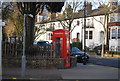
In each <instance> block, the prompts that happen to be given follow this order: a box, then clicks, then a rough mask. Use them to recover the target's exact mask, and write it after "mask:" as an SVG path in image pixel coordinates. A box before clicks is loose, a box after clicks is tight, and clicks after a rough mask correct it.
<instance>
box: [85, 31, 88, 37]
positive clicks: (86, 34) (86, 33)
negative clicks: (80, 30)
mask: <svg viewBox="0 0 120 81" xmlns="http://www.w3.org/2000/svg"><path fill="white" fill-rule="evenodd" d="M85 39H88V31H85Z"/></svg>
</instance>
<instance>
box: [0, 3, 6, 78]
mask: <svg viewBox="0 0 120 81" xmlns="http://www.w3.org/2000/svg"><path fill="white" fill-rule="evenodd" d="M2 3H3V1H0V13H2ZM2 26H5V23H4V22H2V15H0V80H1V79H2V63H1V62H2V61H1V59H2Z"/></svg>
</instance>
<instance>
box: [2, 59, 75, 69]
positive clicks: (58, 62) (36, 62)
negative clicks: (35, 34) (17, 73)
mask: <svg viewBox="0 0 120 81" xmlns="http://www.w3.org/2000/svg"><path fill="white" fill-rule="evenodd" d="M21 61H22V60H21V58H18V57H17V58H16V57H11V58H10V57H9V58H2V66H3V68H4V67H21ZM64 61H65V59H63V58H32V57H30V58H26V66H27V68H41V69H51V68H57V69H64V68H65V67H64V65H65V64H64ZM70 62H71V67H75V66H76V64H77V63H76V58H75V57H71V60H70Z"/></svg>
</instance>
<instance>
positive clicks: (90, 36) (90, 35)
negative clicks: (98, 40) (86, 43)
mask: <svg viewBox="0 0 120 81" xmlns="http://www.w3.org/2000/svg"><path fill="white" fill-rule="evenodd" d="M92 38H93V32H92V31H89V39H92Z"/></svg>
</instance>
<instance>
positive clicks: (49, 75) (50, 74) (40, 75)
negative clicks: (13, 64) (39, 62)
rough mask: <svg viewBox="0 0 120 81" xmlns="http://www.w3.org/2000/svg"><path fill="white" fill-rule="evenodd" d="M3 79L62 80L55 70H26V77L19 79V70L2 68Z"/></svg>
mask: <svg viewBox="0 0 120 81" xmlns="http://www.w3.org/2000/svg"><path fill="white" fill-rule="evenodd" d="M2 72H3V75H2V78H3V79H30V80H32V79H36V80H37V79H40V80H44V79H45V80H48V79H62V77H61V74H60V73H59V71H58V70H57V69H50V70H49V69H27V71H26V76H25V77H21V68H3V70H2Z"/></svg>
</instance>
